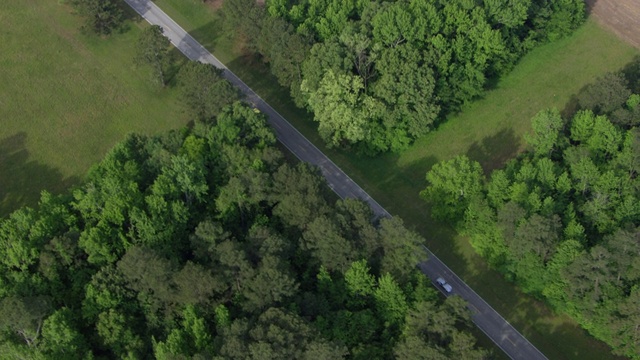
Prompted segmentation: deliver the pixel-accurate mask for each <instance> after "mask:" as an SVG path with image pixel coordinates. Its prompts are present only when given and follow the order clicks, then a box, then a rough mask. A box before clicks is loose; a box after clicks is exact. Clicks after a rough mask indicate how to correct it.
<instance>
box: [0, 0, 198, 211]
mask: <svg viewBox="0 0 640 360" xmlns="http://www.w3.org/2000/svg"><path fill="white" fill-rule="evenodd" d="M0 19H1V20H2V26H1V28H2V31H1V32H0V40H1V41H0V64H1V65H2V71H0V84H2V85H1V86H0V118H2V122H3V123H2V125H3V126H2V127H0V172H1V173H2V177H0V215H6V214H7V213H8V212H10V211H12V210H14V209H16V208H17V207H19V206H22V205H34V204H35V203H36V202H37V200H38V198H39V193H40V191H41V190H42V189H46V190H49V191H53V192H59V191H62V190H63V189H65V188H67V187H68V186H69V185H72V184H74V183H76V182H78V181H79V180H80V178H81V177H82V176H83V175H84V174H85V173H86V171H87V169H88V168H89V167H90V166H91V165H92V164H94V163H96V162H97V161H98V160H100V159H101V158H102V157H103V156H104V154H105V153H106V152H107V150H108V149H109V148H111V146H113V145H114V144H115V143H116V142H118V141H120V140H121V139H122V138H123V136H124V135H125V134H126V133H129V132H141V133H148V134H151V133H159V132H163V131H166V130H168V129H171V128H177V127H180V126H182V125H184V124H186V116H185V115H184V114H183V112H182V109H181V107H180V104H179V102H178V101H177V91H175V90H174V89H170V88H164V89H163V88H160V87H158V86H155V85H153V84H152V83H151V82H150V81H149V78H150V74H149V73H148V72H147V70H146V69H139V68H137V67H136V66H135V65H134V62H133V57H134V49H135V48H134V46H135V43H136V41H137V38H138V34H139V33H140V27H141V26H146V23H142V22H141V23H140V24H139V25H138V24H132V23H129V24H128V29H126V31H123V32H122V33H117V34H114V35H112V36H111V37H109V38H107V39H103V38H99V37H96V36H94V35H88V34H83V33H82V32H81V31H79V30H78V29H79V27H80V26H81V24H82V20H81V19H80V18H79V17H78V16H76V15H75V14H73V13H72V9H71V8H70V7H69V6H67V5H64V4H63V2H56V1H53V2H51V1H4V2H2V4H0Z"/></svg>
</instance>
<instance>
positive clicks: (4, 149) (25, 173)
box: [0, 132, 80, 216]
mask: <svg viewBox="0 0 640 360" xmlns="http://www.w3.org/2000/svg"><path fill="white" fill-rule="evenodd" d="M26 139H27V134H26V133H25V132H19V133H16V134H14V135H12V136H9V137H6V138H4V139H2V140H0V174H1V176H0V216H7V215H8V214H10V213H11V212H13V211H15V210H17V209H18V208H20V207H22V206H25V205H26V206H35V205H36V204H37V203H38V200H39V199H40V192H41V191H42V190H47V191H49V192H51V193H54V194H57V193H60V192H62V191H64V190H66V189H67V188H69V187H70V186H72V185H74V184H77V183H78V182H79V180H80V179H79V178H77V177H70V178H64V177H63V176H62V174H61V173H60V171H58V170H57V169H54V168H52V167H50V166H48V165H45V164H41V163H38V162H36V161H33V160H29V151H28V150H27V148H26Z"/></svg>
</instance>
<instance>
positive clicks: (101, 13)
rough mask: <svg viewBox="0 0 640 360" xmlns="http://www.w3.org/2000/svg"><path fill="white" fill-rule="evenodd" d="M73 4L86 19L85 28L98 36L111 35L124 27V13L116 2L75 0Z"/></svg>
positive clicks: (108, 0) (111, 0) (109, 0)
mask: <svg viewBox="0 0 640 360" xmlns="http://www.w3.org/2000/svg"><path fill="white" fill-rule="evenodd" d="M72 4H73V5H74V6H75V7H76V8H77V9H78V12H79V13H80V14H81V15H82V16H83V17H85V18H86V23H85V26H84V28H85V29H87V30H89V31H91V32H94V33H96V34H98V35H109V34H111V33H112V32H113V31H114V30H117V29H118V27H120V26H121V25H122V22H123V20H124V13H123V11H122V8H121V7H120V6H121V4H120V3H119V2H118V1H116V0H73V1H72Z"/></svg>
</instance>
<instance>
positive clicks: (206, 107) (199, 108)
mask: <svg viewBox="0 0 640 360" xmlns="http://www.w3.org/2000/svg"><path fill="white" fill-rule="evenodd" d="M178 82H179V83H180V88H181V93H182V99H183V101H184V104H185V108H186V110H187V112H188V113H189V114H190V115H191V116H192V117H193V118H195V119H197V120H211V119H213V118H214V116H216V115H218V113H219V112H220V110H222V108H223V107H224V106H226V105H229V104H231V103H233V102H234V101H236V100H237V99H238V92H237V90H236V89H235V88H233V86H232V85H231V84H230V83H229V82H228V81H226V80H225V79H223V78H222V71H221V70H219V69H216V68H215V67H214V66H213V65H211V64H204V63H201V62H198V61H189V62H188V63H186V64H185V65H183V66H182V67H181V68H180V72H179V73H178Z"/></svg>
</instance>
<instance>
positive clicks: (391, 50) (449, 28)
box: [223, 0, 623, 154]
mask: <svg viewBox="0 0 640 360" xmlns="http://www.w3.org/2000/svg"><path fill="white" fill-rule="evenodd" d="M223 12H224V14H225V18H226V20H227V21H226V24H227V26H229V27H230V28H231V29H232V30H233V31H234V32H235V33H236V34H238V36H239V37H241V39H243V40H244V41H245V42H246V47H247V48H248V50H250V51H252V52H255V53H257V54H258V55H259V56H260V57H262V59H263V60H264V61H265V62H268V63H269V64H270V66H271V70H272V73H273V74H274V75H275V76H276V78H277V79H278V81H279V83H280V84H281V85H283V86H285V87H289V88H290V91H291V95H292V98H293V100H294V102H295V103H296V104H297V105H298V106H300V107H306V108H307V109H309V110H311V111H312V112H313V113H314V116H315V120H316V121H318V122H319V126H318V128H319V132H320V135H321V137H322V138H323V140H324V141H325V142H326V143H327V144H328V145H329V146H335V147H341V148H345V149H351V148H355V149H356V150H357V151H359V152H361V153H366V154H375V153H379V152H386V151H394V152H399V151H402V150H404V149H406V148H407V147H408V146H409V144H411V143H412V142H413V141H414V140H415V139H417V138H418V137H420V136H422V135H424V134H426V133H427V132H429V131H431V130H432V129H433V128H434V127H435V125H436V123H437V120H438V119H440V120H442V119H444V117H445V116H446V115H447V113H450V112H451V111H456V110H458V109H459V108H460V106H461V105H462V104H464V103H467V102H469V101H471V100H472V99H475V98H477V97H479V96H482V93H483V91H484V89H485V87H486V86H487V83H488V82H490V81H494V80H496V79H497V77H498V76H500V75H501V74H503V73H505V72H506V71H508V70H509V69H510V68H512V67H513V66H514V64H515V63H516V62H517V61H518V59H519V58H520V57H521V56H523V55H524V54H525V53H526V52H527V51H529V50H530V49H532V48H533V47H534V46H535V45H536V44H538V43H541V42H545V41H549V40H555V39H558V38H560V37H562V36H564V35H565V34H568V33H570V32H571V31H572V30H574V29H575V28H576V27H577V26H579V25H580V24H581V23H582V21H583V20H584V14H585V8H584V2H583V1H582V0H486V1H467V0H454V1H451V0H400V1H394V2H388V1H362V0H349V1H339V0H322V1H307V0H299V1H289V0H269V1H267V2H266V5H265V7H264V8H263V7H261V6H257V5H256V4H255V2H252V1H249V0H228V1H225V5H224V11H223ZM621 116H622V115H621ZM621 121H623V120H621Z"/></svg>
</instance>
